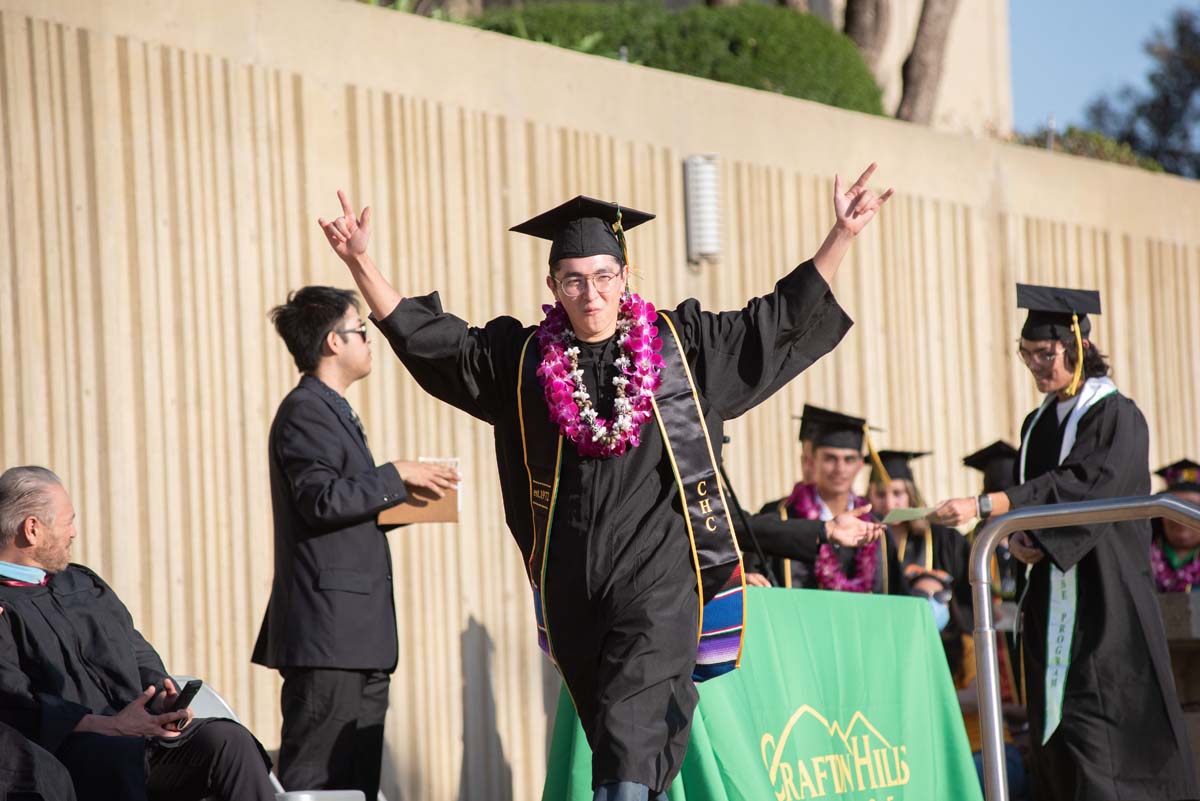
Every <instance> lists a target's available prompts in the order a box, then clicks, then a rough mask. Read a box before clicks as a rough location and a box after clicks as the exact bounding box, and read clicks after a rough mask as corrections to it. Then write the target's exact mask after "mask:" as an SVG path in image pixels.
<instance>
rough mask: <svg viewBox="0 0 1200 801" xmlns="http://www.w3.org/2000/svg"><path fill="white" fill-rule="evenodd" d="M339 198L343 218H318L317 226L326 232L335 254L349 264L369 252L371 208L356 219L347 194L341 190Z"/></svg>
mask: <svg viewBox="0 0 1200 801" xmlns="http://www.w3.org/2000/svg"><path fill="white" fill-rule="evenodd" d="M337 196H338V200H339V201H340V202H341V204H342V216H341V217H335V218H334V219H332V220H326V219H325V218H324V217H318V218H317V225H319V226H321V230H322V231H324V232H325V238H326V239H327V240H329V246H330V247H331V248H333V252H334V253H336V254H337V255H338V258H339V259H341V260H342V261H344V262H347V263H348V262H351V261H353V260H354V259H355V258H357V257H359V256H362V255H364V254H365V253H366V252H367V242H368V241H369V240H370V239H371V207H370V206H364V207H363V210H362V213H361V214H359V215H358V216H357V217H356V216H354V209H353V208H351V206H350V201H349V200H347V199H346V193H345V192H343V191H342V190H340V189H339V190H338V193H337Z"/></svg>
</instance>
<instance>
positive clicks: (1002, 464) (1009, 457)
mask: <svg viewBox="0 0 1200 801" xmlns="http://www.w3.org/2000/svg"><path fill="white" fill-rule="evenodd" d="M1018 454H1019V452H1018V451H1017V449H1016V448H1014V447H1013V446H1012V445H1009V444H1008V443H1007V442H1005V441H1004V440H1002V439H998V440H996V441H995V442H993V443H992V444H991V445H988V446H987V447H986V448H980V449H979V450H977V451H975V452H974V453H972V454H970V455H968V456H966V457H964V458H963V464H964V465H966V466H967V467H970V468H974V469H975V470H978V471H979V472H981V473H983V491H984V492H1002V491H1004V490H1006V489H1008V488H1009V487H1011V486H1013V485H1014V484H1015V483H1016V479H1014V478H1013V473H1014V470H1013V465H1014V464H1015V463H1016V461H1017V456H1018Z"/></svg>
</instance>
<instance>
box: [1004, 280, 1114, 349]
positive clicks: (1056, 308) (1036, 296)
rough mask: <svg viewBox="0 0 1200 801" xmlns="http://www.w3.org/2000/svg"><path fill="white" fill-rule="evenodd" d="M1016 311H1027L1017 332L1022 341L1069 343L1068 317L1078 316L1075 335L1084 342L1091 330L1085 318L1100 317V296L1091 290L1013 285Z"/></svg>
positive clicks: (1069, 327) (1069, 323)
mask: <svg viewBox="0 0 1200 801" xmlns="http://www.w3.org/2000/svg"><path fill="white" fill-rule="evenodd" d="M1017 308H1019V309H1029V316H1028V317H1026V318H1025V325H1024V326H1022V328H1021V336H1022V337H1023V338H1025V339H1028V340H1032V341H1041V340H1046V339H1059V340H1069V339H1071V338H1072V334H1071V315H1072V314H1075V315H1078V317H1079V335H1080V336H1081V337H1083V338H1085V339H1086V338H1087V336H1088V334H1089V333H1091V330H1092V321H1091V320H1089V319H1088V318H1087V315H1089V314H1100V293H1099V292H1097V291H1095V290H1094V289H1063V288H1061V287H1054V286H1034V285H1033V284H1017Z"/></svg>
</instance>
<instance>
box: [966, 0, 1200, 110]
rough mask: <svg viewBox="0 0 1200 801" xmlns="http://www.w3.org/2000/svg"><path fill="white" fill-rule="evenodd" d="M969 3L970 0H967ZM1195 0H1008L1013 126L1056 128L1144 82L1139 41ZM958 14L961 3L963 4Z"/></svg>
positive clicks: (1144, 62) (1144, 59) (1144, 64)
mask: <svg viewBox="0 0 1200 801" xmlns="http://www.w3.org/2000/svg"><path fill="white" fill-rule="evenodd" d="M968 2H970V0H968ZM1183 5H1191V6H1192V7H1197V6H1198V5H1200V3H1197V2H1196V0H1125V1H1124V2H1121V0H1090V2H1089V1H1088V0H1009V5H1008V13H1009V29H1010V32H1011V33H1010V35H1011V41H1012V83H1013V127H1014V128H1015V129H1016V130H1018V131H1020V132H1022V133H1025V132H1028V131H1031V130H1033V129H1034V128H1040V127H1041V126H1042V125H1044V124H1045V122H1046V117H1047V116H1048V115H1049V114H1051V113H1053V114H1054V116H1055V118H1056V119H1057V123H1058V129H1059V130H1063V129H1065V128H1066V126H1067V125H1069V124H1071V123H1081V122H1083V121H1084V112H1085V109H1086V108H1087V106H1088V104H1089V103H1090V102H1091V100H1092V98H1094V97H1095V96H1096V95H1099V94H1107V93H1111V92H1113V91H1115V90H1116V89H1118V88H1119V87H1121V86H1122V85H1124V84H1126V83H1132V84H1134V85H1136V86H1139V87H1140V86H1144V85H1145V75H1146V73H1147V71H1148V69H1149V65H1150V61H1149V59H1148V58H1147V57H1146V55H1145V54H1144V53H1143V52H1142V44H1143V43H1144V42H1145V41H1146V40H1147V39H1149V38H1150V35H1151V33H1152V32H1153V31H1154V29H1155V28H1165V27H1166V24H1167V20H1168V19H1169V17H1170V14H1171V12H1172V11H1173V10H1174V9H1176V8H1179V7H1180V6H1183ZM960 13H961V7H960Z"/></svg>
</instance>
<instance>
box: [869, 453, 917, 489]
mask: <svg viewBox="0 0 1200 801" xmlns="http://www.w3.org/2000/svg"><path fill="white" fill-rule="evenodd" d="M928 455H929V451H880V452H879V461H880V462H882V463H883V469H884V470H886V471H887V474H888V478H893V479H894V478H905V479H908V480H909V481H912V480H913V473H912V467H911V466H910V465H909V462H910V461H912V460H913V459H920V458H921V457H922V456H928ZM880 481H881V477H880V475H879V468H878V467H872V468H871V483H873V484H877V483H880Z"/></svg>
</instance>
